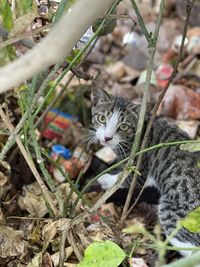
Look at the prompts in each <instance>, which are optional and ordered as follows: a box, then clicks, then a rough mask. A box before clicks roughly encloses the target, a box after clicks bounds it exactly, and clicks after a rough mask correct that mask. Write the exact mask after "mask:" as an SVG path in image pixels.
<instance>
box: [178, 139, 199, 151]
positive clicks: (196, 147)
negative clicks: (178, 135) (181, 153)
mask: <svg viewBox="0 0 200 267" xmlns="http://www.w3.org/2000/svg"><path fill="white" fill-rule="evenodd" d="M180 149H181V150H186V151H189V152H197V151H200V141H199V143H195V144H194V143H193V144H192V143H191V144H182V145H180Z"/></svg>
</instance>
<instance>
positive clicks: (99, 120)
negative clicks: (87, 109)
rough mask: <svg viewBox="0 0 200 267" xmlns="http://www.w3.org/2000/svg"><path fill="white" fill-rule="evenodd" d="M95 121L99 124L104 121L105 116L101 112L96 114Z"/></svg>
mask: <svg viewBox="0 0 200 267" xmlns="http://www.w3.org/2000/svg"><path fill="white" fill-rule="evenodd" d="M97 121H98V122H99V123H101V124H104V123H106V116H104V115H103V114H99V115H97Z"/></svg>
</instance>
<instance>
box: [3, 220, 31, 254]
mask: <svg viewBox="0 0 200 267" xmlns="http://www.w3.org/2000/svg"><path fill="white" fill-rule="evenodd" d="M0 240H1V245H0V257H1V258H9V257H16V256H21V255H22V254H24V253H25V248H26V245H27V244H26V242H25V241H24V240H23V232H22V231H18V230H14V229H12V228H11V227H7V226H5V225H0Z"/></svg>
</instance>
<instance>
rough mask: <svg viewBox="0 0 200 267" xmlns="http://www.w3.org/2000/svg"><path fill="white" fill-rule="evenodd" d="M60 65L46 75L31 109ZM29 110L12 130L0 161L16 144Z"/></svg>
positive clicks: (32, 108)
mask: <svg viewBox="0 0 200 267" xmlns="http://www.w3.org/2000/svg"><path fill="white" fill-rule="evenodd" d="M59 66H60V65H55V66H54V68H53V69H52V71H51V72H50V73H49V74H48V76H47V77H46V79H45V80H44V81H43V83H42V85H41V86H40V88H39V90H38V91H37V93H36V95H35V96H34V99H33V101H32V104H31V107H30V109H31V110H32V111H33V110H34V108H35V106H36V104H37V102H38V99H39V97H40V96H41V95H43V93H44V91H45V89H46V87H47V84H48V83H49V81H50V80H52V79H53V77H54V75H55V73H56V72H57V70H58V69H59ZM28 114H29V112H28V110H27V111H26V112H25V113H24V115H23V116H22V118H21V119H20V121H19V122H18V124H17V126H16V127H15V128H14V130H13V131H12V132H11V134H10V136H9V138H8V140H7V142H6V144H5V145H4V147H3V149H2V151H1V153H0V161H1V160H3V158H4V157H5V155H6V153H7V152H8V151H9V149H10V148H11V147H12V145H13V144H14V141H15V139H16V136H17V134H18V133H19V131H20V130H21V129H22V127H23V125H24V123H25V121H26V119H27V118H28Z"/></svg>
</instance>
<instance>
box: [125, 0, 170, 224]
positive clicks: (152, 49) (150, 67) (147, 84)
mask: <svg viewBox="0 0 200 267" xmlns="http://www.w3.org/2000/svg"><path fill="white" fill-rule="evenodd" d="M164 7H165V0H162V1H161V4H160V11H159V16H158V19H157V22H156V29H155V32H154V35H153V47H150V48H149V62H148V66H147V75H146V82H145V87H144V95H143V98H142V105H143V106H144V108H143V110H142V105H141V110H140V115H139V121H140V117H141V116H142V120H141V125H140V129H141V131H140V135H141V134H142V129H143V124H144V120H145V116H146V106H147V100H148V92H149V87H150V83H151V74H152V70H153V62H154V55H155V51H156V42H157V38H158V33H159V29H160V25H161V21H162V16H163V12H164ZM140 23H141V21H140ZM140 26H141V27H142V24H141V25H140ZM138 126H139V122H138ZM136 133H137V131H136ZM138 146H139V143H138ZM136 152H137V151H136ZM138 170H139V169H138ZM135 173H136V172H135ZM135 184H136V179H134V178H133V179H132V181H131V185H130V188H129V192H128V195H127V198H126V202H125V205H124V208H123V212H122V216H121V221H124V219H125V218H126V216H127V210H128V208H129V205H130V201H131V198H132V194H133V190H134V188H135Z"/></svg>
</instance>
